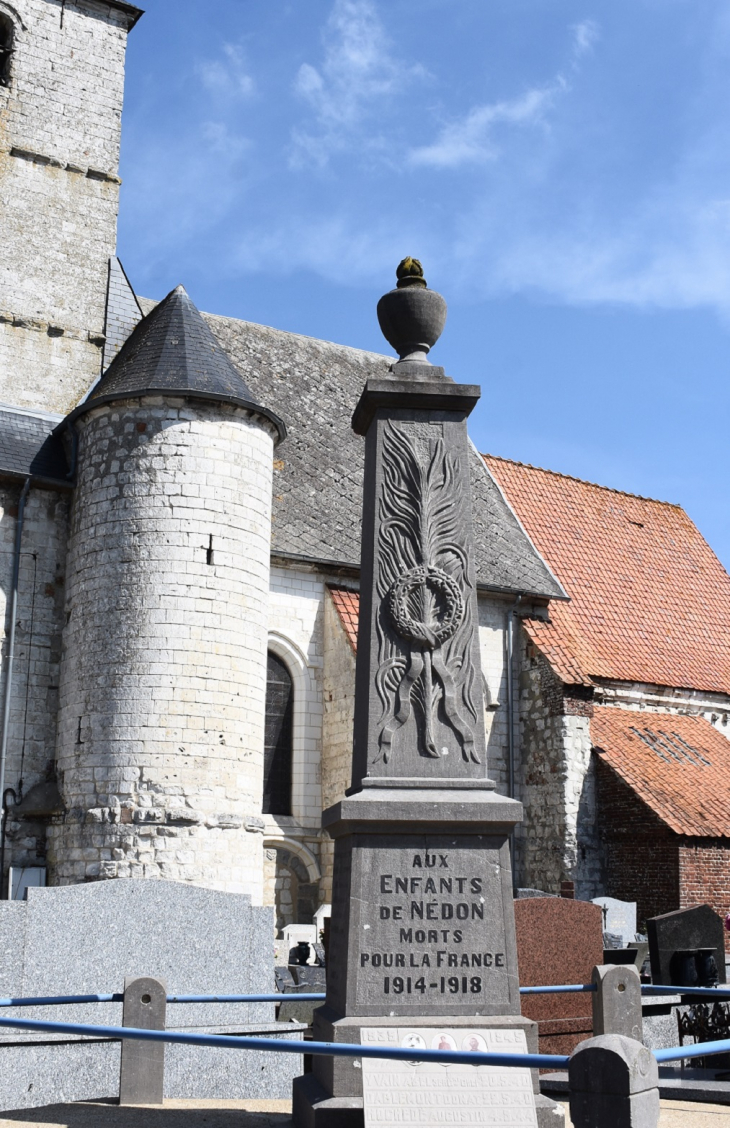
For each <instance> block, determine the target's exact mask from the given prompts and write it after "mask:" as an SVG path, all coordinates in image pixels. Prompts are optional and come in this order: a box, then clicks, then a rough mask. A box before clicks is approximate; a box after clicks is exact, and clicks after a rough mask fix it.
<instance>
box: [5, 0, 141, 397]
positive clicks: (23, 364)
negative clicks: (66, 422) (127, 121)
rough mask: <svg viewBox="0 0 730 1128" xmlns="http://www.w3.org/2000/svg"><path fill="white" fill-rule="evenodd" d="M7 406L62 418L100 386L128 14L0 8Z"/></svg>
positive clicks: (40, 3)
mask: <svg viewBox="0 0 730 1128" xmlns="http://www.w3.org/2000/svg"><path fill="white" fill-rule="evenodd" d="M0 11H2V12H3V13H4V14H6V15H8V16H9V17H10V18H11V19H12V20H13V23H14V27H15V34H14V51H13V57H12V62H11V77H10V84H9V86H7V87H5V86H0V229H1V230H2V232H3V236H2V239H3V250H2V256H0V399H2V400H4V401H6V402H8V403H14V404H17V405H19V406H28V407H38V408H46V409H50V410H54V411H61V412H65V411H68V410H70V409H71V408H72V407H73V406H74V405H75V404H76V403H77V402H78V401H79V399H80V398H81V396H82V395H83V393H84V392H85V391H86V389H87V388H88V386H89V384H90V383H91V382H92V380H94V379H95V378H96V377H97V376H98V374H99V368H100V363H101V349H102V346H103V340H104V339H103V329H104V305H105V295H106V281H107V262H108V259H109V256H110V255H112V254H113V253H114V248H115V244H116V221H117V209H118V199H119V179H118V175H117V173H118V166H119V140H120V129H121V113H122V99H123V87H124V54H125V49H126V39H127V29H128V26H129V22H130V16H129V14H128V13H126V12H124V11H122V10H120V9H117V8H114V7H112V6H110V5H107V4H104V3H100V2H98V0H66V2H65V3H64V4H53V3H48V0H13V5H12V7H11V6H9V5H8V4H7V3H5V0H2V2H1V3H0Z"/></svg>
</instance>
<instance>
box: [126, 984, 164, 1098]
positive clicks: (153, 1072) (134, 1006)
mask: <svg viewBox="0 0 730 1128" xmlns="http://www.w3.org/2000/svg"><path fill="white" fill-rule="evenodd" d="M166 1009H167V987H166V986H165V984H164V983H163V982H162V981H161V980H159V979H151V978H150V977H149V976H141V977H139V978H136V977H127V978H126V979H125V980H124V1007H123V1010H122V1026H134V1027H136V1029H138V1030H164V1029H165V1012H166ZM164 1079H165V1043H164V1042H142V1041H139V1040H132V1039H131V1038H125V1039H124V1041H123V1042H122V1061H121V1066H120V1070H119V1103H120V1105H161V1104H162V1091H163V1085H164Z"/></svg>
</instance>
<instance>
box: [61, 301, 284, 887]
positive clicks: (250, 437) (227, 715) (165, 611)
mask: <svg viewBox="0 0 730 1128" xmlns="http://www.w3.org/2000/svg"><path fill="white" fill-rule="evenodd" d="M66 423H67V424H68V425H69V428H70V430H71V431H72V433H73V442H74V447H75V455H74V457H75V463H76V478H77V484H76V491H75V497H74V503H73V510H72V516H71V533H70V542H69V550H68V566H67V604H66V626H65V629H64V653H63V659H62V672H61V686H60V710H59V725H58V742H57V759H58V773H59V783H60V789H61V794H62V796H63V799H64V803H65V807H66V813H65V815H64V816H63V817H62V818H59V819H57V821H56V824H55V825H54V826H52V827H51V828H50V831H49V866H50V869H51V879H52V881H53V882H54V883H56V884H69V883H74V882H78V881H84V880H93V879H96V878H99V877H101V878H105V877H117V876H120V877H121V876H125V877H164V878H172V879H176V880H181V881H190V882H193V883H195V884H199V885H207V886H210V887H215V888H220V889H226V890H228V891H231V892H241V893H249V894H251V895H252V897H253V898H254V901H259V902H260V899H261V882H262V876H261V875H262V870H263V858H262V834H261V831H262V829H263V821H262V819H261V818H260V809H261V793H262V772H263V723H264V708H265V678H266V638H267V604H268V588H269V551H270V549H269V546H270V536H271V526H270V521H271V516H270V508H271V474H272V460H273V458H272V456H273V448H274V445H275V444H276V443H277V442H278V441H279V439H281V438H282V437H283V435H284V433H285V432H284V426H283V424H282V423H281V421H280V420H279V419H278V418H277V417H276V416H275V415H273V414H272V413H271V412H270V411H267V410H266V409H264V408H263V407H261V406H260V405H259V404H257V403H255V402H254V401H253V399H252V396H251V394H250V392H249V390H248V388H247V387H246V384H245V383H244V381H243V379H242V378H241V376H240V374H239V373H238V372H237V371H236V369H235V368H234V367H233V365H232V364H231V362H230V360H229V359H228V357H227V355H226V354H225V353H224V352H223V350H222V349H221V348H220V346H219V345H218V343H217V341H216V340H215V338H214V337H213V335H212V333H211V331H210V329H209V328H208V326H207V325H206V323H205V321H204V320H203V318H202V317H201V315H200V313H199V312H198V311H197V309H196V308H195V306H194V305H193V303H192V302H191V301H190V298H189V297H188V295H187V294H186V293H185V290H184V289H183V288H182V287H181V286H179V287H178V288H177V289H176V290H173V291H172V293H171V294H169V295H168V296H167V298H165V300H164V301H163V302H161V303H160V304H159V305H158V306H157V307H156V308H155V309H154V310H153V311H152V312H151V313H150V314H149V315H148V316H147V317H146V318H145V319H144V320H143V321H142V322H140V324H139V325H138V326H137V328H136V329H135V331H134V332H133V333H132V335H131V337H130V338H129V339H128V341H127V342H126V344H125V345H124V347H123V348H122V349H121V351H120V353H119V354H118V356H117V357H116V359H115V360H114V361H113V363H112V364H111V365H110V367H109V368H108V369H107V372H106V374H105V375H104V377H103V378H102V380H101V381H100V383H99V384H98V385H97V386H96V388H95V389H94V391H93V393H92V395H91V396H90V397H89V399H87V400H86V402H85V403H83V404H82V405H81V406H80V407H79V408H77V409H76V410H75V411H74V412H72V414H71V415H70V416H69V417H68V419H67V420H66Z"/></svg>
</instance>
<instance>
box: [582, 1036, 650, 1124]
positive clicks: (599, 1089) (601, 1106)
mask: <svg viewBox="0 0 730 1128" xmlns="http://www.w3.org/2000/svg"><path fill="white" fill-rule="evenodd" d="M568 1084H569V1086H570V1118H571V1120H572V1121H573V1124H574V1128H656V1126H657V1124H658V1123H659V1069H658V1066H657V1063H656V1059H655V1057H654V1055H653V1054H652V1053H651V1051H650V1050H647V1048H646V1047H645V1046H642V1044H641V1042H637V1041H635V1040H634V1039H633V1038H625V1037H622V1036H621V1035H620V1034H604V1035H601V1036H600V1037H598V1038H590V1039H588V1041H586V1042H581V1044H580V1045H579V1046H578V1047H577V1048H576V1049H575V1050H574V1051H573V1053H572V1054H571V1057H570V1062H569V1063H568Z"/></svg>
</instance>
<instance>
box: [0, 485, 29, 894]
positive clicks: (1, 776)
mask: <svg viewBox="0 0 730 1128" xmlns="http://www.w3.org/2000/svg"><path fill="white" fill-rule="evenodd" d="M30 482H31V479H30V478H26V479H25V482H24V483H23V488H22V490H21V491H20V500H19V502H18V519H17V522H16V525H15V551H14V552H13V577H12V581H11V585H10V637H9V639H8V653H7V657H6V660H5V688H4V693H3V727H2V737H0V796H3V797H4V793H5V761H6V758H7V753H8V727H9V725H10V694H11V690H12V685H13V662H14V660H15V620H16V617H17V614H18V577H19V574H20V546H21V544H22V541H23V518H24V516H25V503H26V501H27V500H28V492H29V490H30ZM0 819H1V820H2V825H1V826H0V839H2V840H4V838H5V821H6V819H7V807H6V805H5V803H4V802H3V803H2V810H0ZM2 879H3V875H2V873H0V882H2ZM9 896H10V890H9V889H8V890H6V893H5V900H8V899H9Z"/></svg>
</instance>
